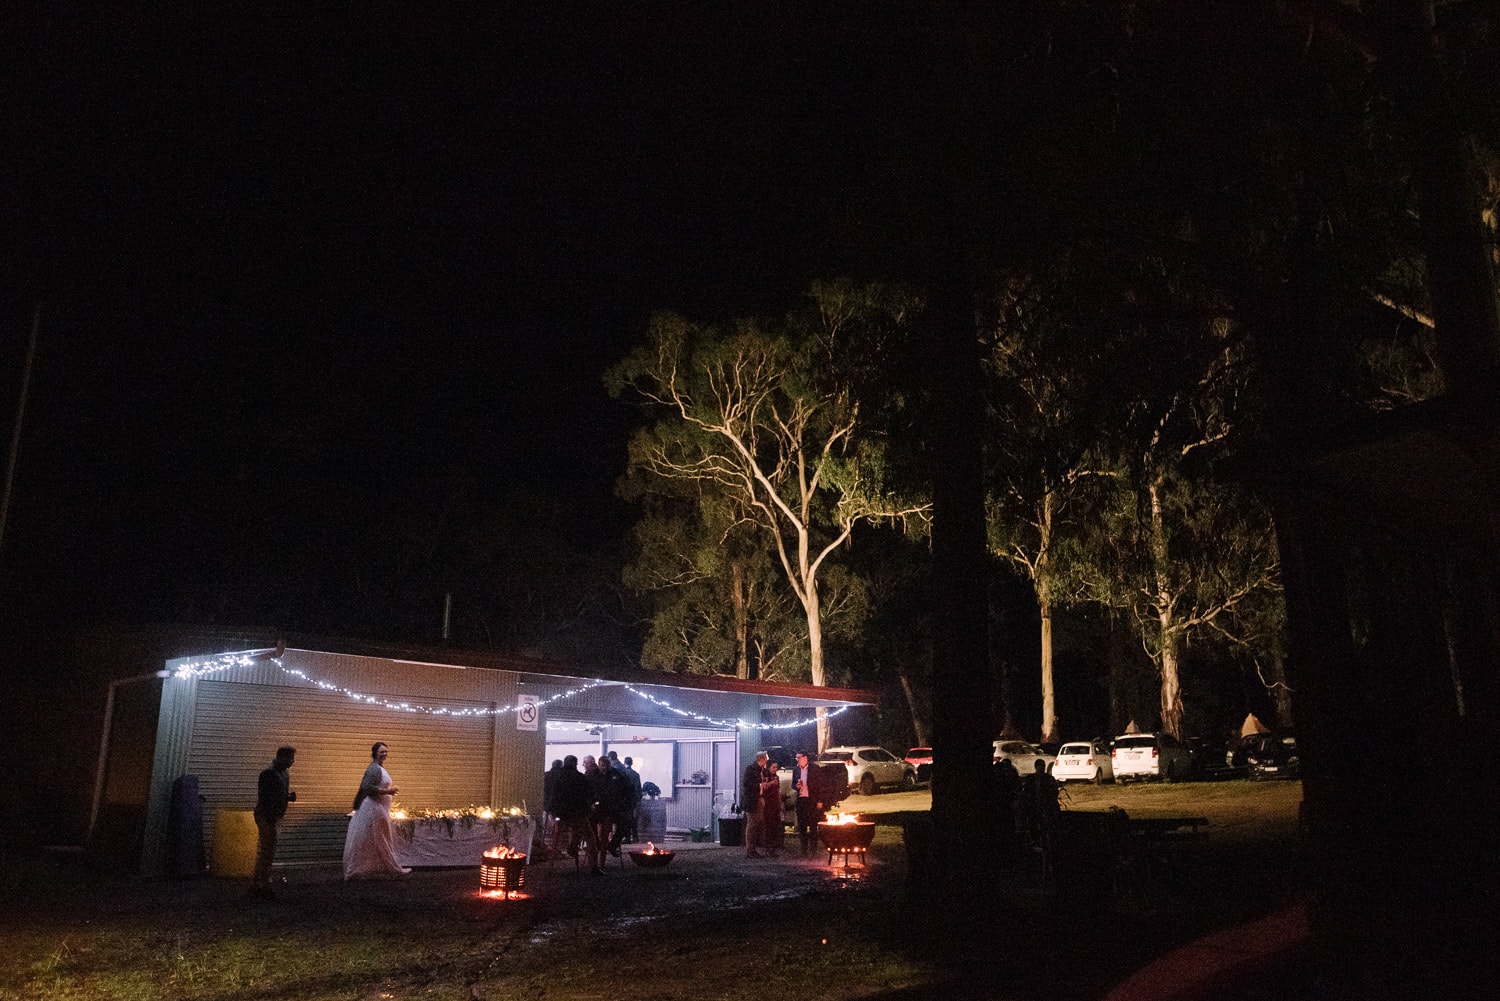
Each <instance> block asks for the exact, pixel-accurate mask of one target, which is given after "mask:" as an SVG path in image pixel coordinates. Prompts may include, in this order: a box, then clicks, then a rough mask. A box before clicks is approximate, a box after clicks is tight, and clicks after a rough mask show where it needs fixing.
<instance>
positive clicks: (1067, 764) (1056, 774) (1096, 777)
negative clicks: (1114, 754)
mask: <svg viewBox="0 0 1500 1001" xmlns="http://www.w3.org/2000/svg"><path fill="white" fill-rule="evenodd" d="M1032 767H1033V768H1034V767H1036V766H1035V765H1033V766H1032ZM1052 777H1053V778H1055V779H1057V781H1059V782H1092V783H1094V785H1099V784H1101V783H1104V782H1113V781H1114V780H1115V772H1114V769H1113V768H1112V767H1111V763H1110V760H1109V744H1108V743H1107V742H1106V741H1103V740H1084V741H1074V742H1073V743H1070V744H1064V745H1062V746H1061V747H1059V748H1058V749H1057V763H1056V764H1054V765H1053V766H1052Z"/></svg>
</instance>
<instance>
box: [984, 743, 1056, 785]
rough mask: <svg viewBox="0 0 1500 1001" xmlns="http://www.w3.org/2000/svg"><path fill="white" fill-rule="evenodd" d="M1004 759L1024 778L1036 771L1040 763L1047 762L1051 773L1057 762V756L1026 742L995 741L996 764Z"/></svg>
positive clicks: (1047, 768)
mask: <svg viewBox="0 0 1500 1001" xmlns="http://www.w3.org/2000/svg"><path fill="white" fill-rule="evenodd" d="M1002 758H1004V759H1008V760H1009V761H1010V763H1011V764H1012V765H1015V766H1016V771H1017V772H1018V773H1019V774H1020V776H1021V777H1022V778H1025V777H1026V776H1028V775H1030V774H1031V773H1032V772H1034V771H1036V763H1037V762H1038V761H1041V762H1045V764H1046V770H1047V771H1049V772H1050V771H1052V765H1053V764H1054V763H1055V762H1056V761H1057V758H1056V757H1055V756H1053V755H1051V754H1048V753H1047V752H1046V751H1044V750H1042V749H1041V748H1040V747H1037V746H1036V745H1035V744H1028V743H1026V741H1024V740H997V741H995V763H996V764H999V763H1000V760H1001V759H1002Z"/></svg>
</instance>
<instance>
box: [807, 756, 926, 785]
mask: <svg viewBox="0 0 1500 1001" xmlns="http://www.w3.org/2000/svg"><path fill="white" fill-rule="evenodd" d="M818 761H819V762H820V763H822V762H842V763H843V765H844V768H845V769H846V770H847V771H848V772H849V788H851V789H858V790H859V791H860V793H861V794H862V795H865V796H873V795H875V793H876V792H877V791H878V790H879V789H881V788H897V789H911V788H914V787H915V786H916V784H917V770H916V769H915V768H913V767H912V766H911V765H909V764H907V763H906V762H905V761H903V760H901V759H900V758H898V757H896V756H895V755H894V754H892V753H891V752H890V751H887V750H886V749H885V748H883V747H830V748H828V750H826V751H824V752H823V753H822V754H820V755H818Z"/></svg>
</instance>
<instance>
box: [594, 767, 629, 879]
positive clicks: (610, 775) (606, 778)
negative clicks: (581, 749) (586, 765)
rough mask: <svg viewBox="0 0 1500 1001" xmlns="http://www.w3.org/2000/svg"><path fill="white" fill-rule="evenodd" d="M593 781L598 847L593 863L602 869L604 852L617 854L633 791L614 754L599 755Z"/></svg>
mask: <svg viewBox="0 0 1500 1001" xmlns="http://www.w3.org/2000/svg"><path fill="white" fill-rule="evenodd" d="M595 782H596V786H595V790H596V792H595V800H596V804H597V805H596V808H595V817H596V818H597V820H596V825H597V829H598V831H599V848H600V850H599V852H598V855H597V857H598V862H597V863H596V864H597V866H598V867H599V868H600V869H601V870H602V869H603V868H604V853H605V852H608V853H609V854H611V855H613V856H615V857H616V858H619V857H620V839H621V838H622V837H623V836H624V833H625V824H626V821H627V819H628V816H629V814H630V810H631V803H632V800H633V795H634V793H633V790H632V789H631V786H630V777H629V776H627V775H626V774H625V770H624V769H623V768H621V767H620V766H619V765H617V764H615V759H614V758H610V757H601V758H600V759H599V777H598V778H597V779H596V780H595ZM591 857H592V856H591Z"/></svg>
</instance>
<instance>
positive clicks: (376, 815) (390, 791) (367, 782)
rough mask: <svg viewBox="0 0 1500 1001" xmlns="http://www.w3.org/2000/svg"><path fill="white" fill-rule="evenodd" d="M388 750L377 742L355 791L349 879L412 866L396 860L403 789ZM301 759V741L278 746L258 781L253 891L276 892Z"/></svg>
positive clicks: (347, 851)
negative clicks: (395, 814) (388, 762)
mask: <svg viewBox="0 0 1500 1001" xmlns="http://www.w3.org/2000/svg"><path fill="white" fill-rule="evenodd" d="M388 753H389V749H388V748H387V747H386V744H385V741H383V740H377V741H376V742H375V743H374V744H373V745H371V747H370V764H369V766H368V767H367V768H366V769H365V773H364V775H362V776H361V777H360V780H359V788H358V790H356V791H355V793H354V809H353V812H352V814H351V816H350V819H349V830H348V833H347V834H345V836H344V878H345V879H368V878H378V877H382V876H402V875H405V874H406V873H409V872H411V870H410V869H408V868H406V867H405V866H403V865H401V863H400V862H398V861H397V860H396V846H395V840H394V838H393V837H392V831H391V800H392V799H394V798H395V795H396V793H397V792H399V791H400V790H398V789H397V788H396V785H395V783H393V782H392V781H391V773H390V772H388V771H386V770H385V759H386V755H387V754H388ZM296 761H297V749H296V748H295V747H291V746H284V747H279V748H277V749H276V757H275V759H274V760H272V762H271V764H270V767H268V768H266V769H264V770H263V771H262V772H261V773H260V778H259V779H258V781H257V783H256V792H255V830H256V845H255V869H254V872H253V874H252V875H251V878H250V895H251V896H254V897H264V898H274V897H275V895H276V894H275V891H274V890H273V889H272V888H271V863H272V862H274V861H275V859H276V840H277V832H278V829H279V828H280V826H281V821H282V820H283V819H284V818H285V817H286V810H287V805H288V804H290V803H295V802H296V801H297V794H296V793H295V792H294V791H292V787H291V775H290V774H289V772H290V769H291V767H292V765H293V764H295V763H296Z"/></svg>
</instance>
